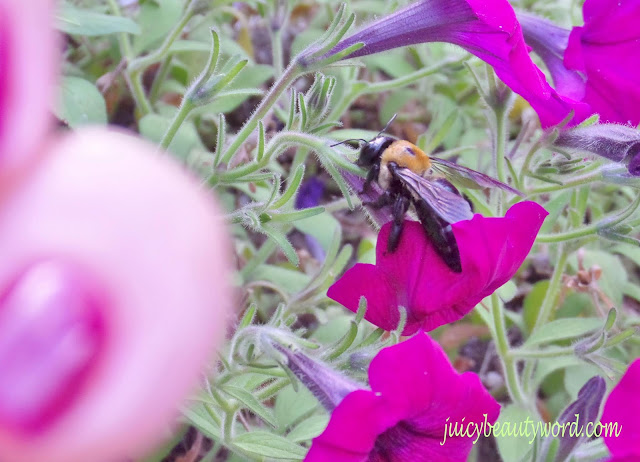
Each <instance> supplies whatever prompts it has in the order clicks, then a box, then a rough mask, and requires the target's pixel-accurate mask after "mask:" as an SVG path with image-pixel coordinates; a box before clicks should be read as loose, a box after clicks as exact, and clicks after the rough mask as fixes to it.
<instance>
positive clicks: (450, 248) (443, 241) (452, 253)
mask: <svg viewBox="0 0 640 462" xmlns="http://www.w3.org/2000/svg"><path fill="white" fill-rule="evenodd" d="M413 205H414V207H415V209H416V213H417V215H418V218H419V219H420V223H421V224H422V227H423V228H424V230H425V232H426V233H427V237H428V238H429V239H430V240H431V242H432V244H433V248H434V249H435V251H436V252H437V253H438V255H440V257H442V259H443V260H444V262H445V263H446V264H447V266H448V267H449V268H451V270H452V271H454V272H456V273H461V272H462V264H461V262H460V251H459V250H458V243H457V242H456V237H455V236H454V234H453V230H452V229H451V225H450V224H449V223H447V222H446V221H444V220H442V219H441V218H439V217H438V216H437V215H436V214H435V213H434V211H433V210H432V209H431V207H430V206H429V204H427V203H426V202H424V201H414V204H413Z"/></svg>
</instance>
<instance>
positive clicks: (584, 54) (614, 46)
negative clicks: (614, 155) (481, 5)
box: [518, 0, 640, 125]
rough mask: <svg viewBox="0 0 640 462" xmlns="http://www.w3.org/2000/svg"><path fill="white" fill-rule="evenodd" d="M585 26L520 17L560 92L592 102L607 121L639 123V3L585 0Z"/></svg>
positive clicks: (524, 29) (524, 28) (594, 108)
mask: <svg viewBox="0 0 640 462" xmlns="http://www.w3.org/2000/svg"><path fill="white" fill-rule="evenodd" d="M583 15H584V26H582V27H574V28H573V29H572V30H571V31H569V30H566V29H563V28H560V27H558V26H556V25H554V24H552V23H551V22H549V21H547V20H545V19H541V18H536V17H533V16H531V15H525V14H519V15H518V19H519V20H520V22H521V24H522V29H523V32H524V36H525V40H526V42H527V44H528V45H530V46H531V47H532V49H533V50H534V51H535V52H536V53H537V54H538V55H540V57H541V58H542V59H543V60H544V62H545V64H546V65H547V67H548V68H549V72H550V73H551V76H552V77H553V80H554V83H555V86H556V89H557V90H558V91H559V92H560V93H561V94H562V95H564V96H565V97H568V98H572V99H575V100H578V101H582V102H584V103H586V104H588V105H589V106H590V108H591V112H594V113H595V112H597V113H598V114H600V119H601V121H603V122H616V123H622V124H628V123H630V124H632V125H638V124H639V123H640V74H639V73H638V70H637V61H638V59H640V28H639V27H638V22H639V21H640V3H639V2H637V1H635V0H621V1H619V0H586V1H585V3H584V7H583Z"/></svg>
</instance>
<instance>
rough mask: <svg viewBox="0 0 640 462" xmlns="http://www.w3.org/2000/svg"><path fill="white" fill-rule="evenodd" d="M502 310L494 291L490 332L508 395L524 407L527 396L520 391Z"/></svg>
mask: <svg viewBox="0 0 640 462" xmlns="http://www.w3.org/2000/svg"><path fill="white" fill-rule="evenodd" d="M502 310H503V307H502V303H500V299H499V298H498V294H497V293H495V292H494V293H493V294H492V295H491V316H492V318H493V329H492V332H493V334H494V341H495V343H496V350H497V352H498V356H500V361H501V362H502V368H503V370H504V375H505V379H506V382H507V389H508V390H509V396H511V399H512V400H513V402H514V403H516V404H519V405H521V406H524V407H526V404H527V398H526V396H525V395H524V393H523V392H522V387H521V386H520V382H519V380H518V369H517V365H516V360H515V358H514V357H513V356H512V355H511V352H510V350H509V339H508V338H507V327H506V325H505V322H504V313H503V312H502Z"/></svg>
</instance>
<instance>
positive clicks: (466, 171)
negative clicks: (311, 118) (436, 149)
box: [338, 119, 523, 273]
mask: <svg viewBox="0 0 640 462" xmlns="http://www.w3.org/2000/svg"><path fill="white" fill-rule="evenodd" d="M392 120H393V119H392ZM389 123H391V121H390V122H389ZM388 125H389V124H387V126H388ZM385 130H386V127H385V129H383V130H382V131H381V132H380V133H379V134H378V135H377V136H376V137H375V138H373V139H372V140H371V141H366V140H361V141H363V142H364V144H362V147H361V148H360V154H359V157H358V160H357V161H356V164H357V165H358V166H360V167H362V168H365V169H368V171H369V172H368V174H367V178H366V180H365V182H364V185H363V188H362V191H361V192H360V193H361V194H363V193H365V192H366V191H367V190H368V189H369V188H370V185H371V183H372V182H374V181H375V182H376V183H378V185H379V186H380V187H381V188H382V190H383V191H384V192H383V194H382V195H381V196H380V197H379V198H378V199H377V200H375V201H373V202H363V205H366V206H370V207H374V208H376V209H379V208H382V207H385V206H391V207H392V212H393V224H392V227H391V232H390V234H389V240H388V243H387V251H388V252H394V251H395V250H396V249H397V247H398V243H399V242H400V237H401V235H402V230H403V224H404V217H405V214H406V213H407V211H408V210H409V208H410V207H411V206H413V210H414V212H415V214H416V216H417V217H418V219H419V220H420V223H421V224H422V228H423V229H424V231H425V233H426V235H427V237H428V238H429V239H430V240H431V242H432V243H433V246H434V249H435V250H436V252H437V253H438V255H440V257H441V258H442V259H443V260H444V262H445V263H446V264H447V266H448V267H449V268H451V270H452V271H454V272H456V273H460V272H462V265H461V262H460V251H459V250H458V244H457V242H456V239H455V236H454V234H453V230H452V228H451V224H452V223H456V222H458V221H461V220H468V219H470V218H472V217H473V211H472V209H471V205H470V203H469V202H468V201H467V199H466V198H465V197H464V196H463V195H462V194H461V193H460V192H459V191H458V189H457V188H456V187H455V186H454V185H453V184H452V183H451V181H453V182H456V183H458V184H459V185H462V186H465V187H468V188H475V189H478V188H500V189H503V190H505V191H508V192H511V193H513V194H517V195H519V196H523V194H522V193H521V192H520V191H518V190H516V189H514V188H512V187H511V186H509V185H507V184H504V183H502V182H500V181H498V180H495V179H493V178H491V177H490V176H487V175H485V174H483V173H480V172H477V171H475V170H472V169H470V168H466V167H463V166H461V165H458V164H456V163H454V162H450V161H448V160H445V159H439V158H437V157H433V156H429V155H428V154H427V153H425V152H424V151H423V150H422V149H420V148H419V147H418V146H416V145H415V144H413V143H410V142H409V141H405V140H399V139H396V138H393V137H391V136H386V135H383V134H382V133H383V132H384V131H385ZM347 141H350V140H347ZM338 144H341V143H338ZM449 180H451V181H449Z"/></svg>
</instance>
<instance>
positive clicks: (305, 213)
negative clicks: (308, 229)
mask: <svg viewBox="0 0 640 462" xmlns="http://www.w3.org/2000/svg"><path fill="white" fill-rule="evenodd" d="M322 212H324V207H309V208H307V209H300V210H296V211H294V212H277V213H276V212H274V213H273V216H272V217H271V219H272V220H273V221H281V222H285V223H290V222H292V221H296V220H302V219H304V218H310V217H315V216H316V215H320V214H321V213H322Z"/></svg>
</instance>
